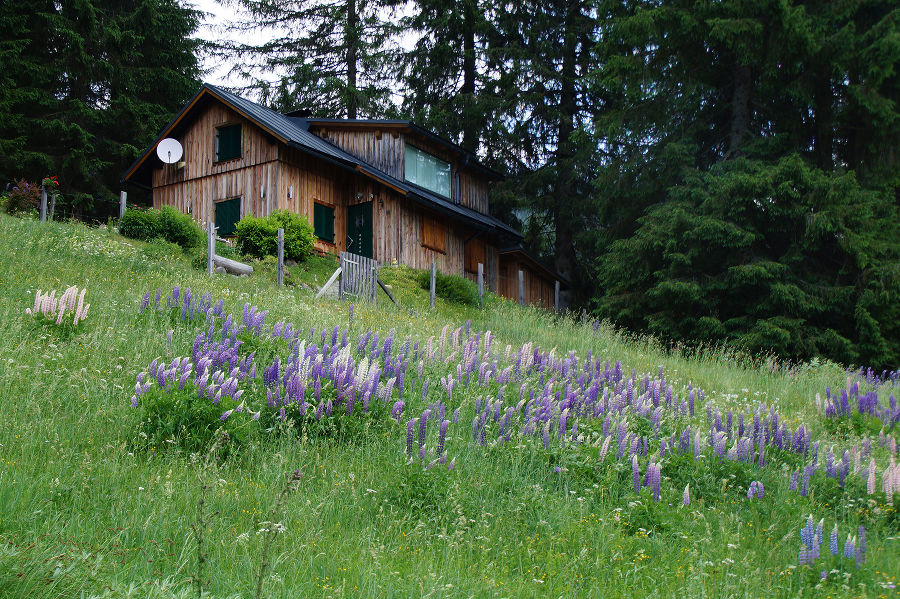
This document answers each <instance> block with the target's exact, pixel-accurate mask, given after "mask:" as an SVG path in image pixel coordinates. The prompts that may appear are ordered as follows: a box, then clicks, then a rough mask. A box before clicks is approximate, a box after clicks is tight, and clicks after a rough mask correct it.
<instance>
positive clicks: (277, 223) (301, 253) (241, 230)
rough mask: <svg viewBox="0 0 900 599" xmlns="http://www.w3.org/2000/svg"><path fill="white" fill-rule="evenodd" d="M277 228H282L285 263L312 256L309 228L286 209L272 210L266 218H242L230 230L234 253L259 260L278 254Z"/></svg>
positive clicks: (313, 236) (306, 222)
mask: <svg viewBox="0 0 900 599" xmlns="http://www.w3.org/2000/svg"><path fill="white" fill-rule="evenodd" d="M278 229H284V258H285V260H296V261H298V262H299V261H301V260H303V259H305V258H306V257H307V256H308V255H309V254H311V253H312V250H313V245H314V244H315V243H316V235H315V233H314V232H313V227H312V225H311V224H309V221H308V220H306V217H303V216H299V215H297V214H295V213H293V212H290V211H288V210H276V211H274V212H273V213H272V214H270V215H269V216H268V217H266V218H258V217H255V216H245V217H244V218H242V219H241V220H240V221H239V222H238V224H237V226H235V228H234V236H235V239H236V242H237V248H238V251H240V252H241V253H242V254H244V255H245V256H252V257H254V258H262V257H264V256H274V255H275V254H276V252H277V251H278Z"/></svg>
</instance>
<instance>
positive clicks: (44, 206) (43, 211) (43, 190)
mask: <svg viewBox="0 0 900 599" xmlns="http://www.w3.org/2000/svg"><path fill="white" fill-rule="evenodd" d="M46 220H47V188H46V187H44V186H43V185H41V222H45V221H46Z"/></svg>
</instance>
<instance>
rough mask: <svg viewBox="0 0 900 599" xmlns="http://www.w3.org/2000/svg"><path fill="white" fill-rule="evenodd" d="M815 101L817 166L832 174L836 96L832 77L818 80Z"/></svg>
mask: <svg viewBox="0 0 900 599" xmlns="http://www.w3.org/2000/svg"><path fill="white" fill-rule="evenodd" d="M814 101H815V115H816V116H815V136H816V137H815V142H814V145H815V152H816V166H818V167H819V168H820V169H822V170H824V171H826V172H830V171H831V169H832V168H833V167H834V133H833V127H834V113H833V111H832V108H833V102H834V95H833V93H832V91H831V78H830V77H828V76H823V77H819V78H817V84H816V90H815V95H814Z"/></svg>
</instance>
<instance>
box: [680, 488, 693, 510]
mask: <svg viewBox="0 0 900 599" xmlns="http://www.w3.org/2000/svg"><path fill="white" fill-rule="evenodd" d="M681 504H682V505H683V506H684V507H687V506H689V505H691V484H690V483H688V484H686V485H684V496H683V498H682V500H681Z"/></svg>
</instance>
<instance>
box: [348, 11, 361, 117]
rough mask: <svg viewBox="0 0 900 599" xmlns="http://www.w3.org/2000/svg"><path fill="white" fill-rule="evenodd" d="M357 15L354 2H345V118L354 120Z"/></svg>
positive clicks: (356, 99) (357, 46) (356, 96)
mask: <svg viewBox="0 0 900 599" xmlns="http://www.w3.org/2000/svg"><path fill="white" fill-rule="evenodd" d="M358 27H359V15H357V14H356V0H347V31H346V32H345V34H344V39H345V43H346V45H347V118H348V119H355V118H356V115H357V113H358V111H359V97H358V94H357V91H356V72H357V62H358V60H359V38H360V36H359V31H358Z"/></svg>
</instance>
